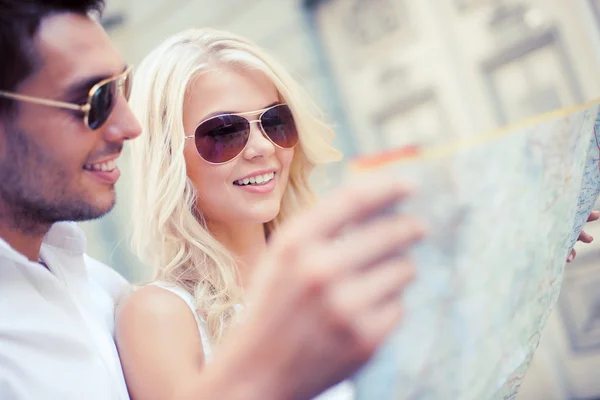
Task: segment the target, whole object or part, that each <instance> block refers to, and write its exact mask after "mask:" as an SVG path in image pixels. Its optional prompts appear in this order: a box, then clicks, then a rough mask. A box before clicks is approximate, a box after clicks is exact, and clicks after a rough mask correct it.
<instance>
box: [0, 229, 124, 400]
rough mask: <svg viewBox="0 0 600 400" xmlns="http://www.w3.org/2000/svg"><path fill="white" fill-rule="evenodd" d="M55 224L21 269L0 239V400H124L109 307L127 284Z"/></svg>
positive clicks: (79, 237)
mask: <svg viewBox="0 0 600 400" xmlns="http://www.w3.org/2000/svg"><path fill="white" fill-rule="evenodd" d="M84 251H85V235H84V234H83V232H82V231H81V230H80V229H79V228H78V227H77V226H76V225H75V224H74V223H68V222H61V223H56V224H54V225H53V226H52V228H51V229H50V231H49V232H48V234H47V235H46V237H45V238H44V242H43V244H42V248H41V251H40V257H41V259H42V260H43V261H44V262H45V263H46V264H47V265H48V268H49V270H48V269H46V268H44V267H43V266H42V265H40V264H38V263H35V262H31V261H29V260H28V259H27V258H26V257H25V256H24V255H22V254H20V253H18V252H17V251H15V250H14V249H13V248H11V247H10V246H9V245H8V244H7V243H6V242H5V241H4V240H2V239H0V399H2V400H17V399H18V400H29V399H31V400H39V399H44V400H70V399H74V400H75V399H77V400H81V399H85V400H127V399H129V396H128V394H127V388H126V386H125V380H124V378H123V372H122V370H121V365H120V362H119V356H118V353H117V349H116V346H115V343H114V304H115V302H116V300H117V297H118V296H119V295H120V294H121V293H122V292H123V291H124V290H125V289H126V288H127V286H128V284H127V282H126V281H125V279H123V278H122V277H121V276H120V275H118V274H117V273H116V272H115V271H113V270H112V269H110V268H108V267H107V266H105V265H104V264H102V263H100V262H98V261H96V260H94V259H92V258H90V257H88V256H86V255H85V254H84Z"/></svg>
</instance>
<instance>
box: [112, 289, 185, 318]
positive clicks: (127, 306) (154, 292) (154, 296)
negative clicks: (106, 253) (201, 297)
mask: <svg viewBox="0 0 600 400" xmlns="http://www.w3.org/2000/svg"><path fill="white" fill-rule="evenodd" d="M166 322H169V323H179V324H184V325H190V326H191V327H194V328H195V329H197V325H196V319H195V317H194V315H193V313H192V310H191V309H190V307H189V306H188V305H187V303H186V302H185V301H184V300H183V299H182V298H181V297H180V296H178V295H176V294H175V293H173V292H171V291H169V290H167V289H163V288H161V287H159V286H154V285H148V286H144V287H142V288H140V289H138V290H135V291H133V292H131V293H130V294H128V295H127V296H125V297H124V298H123V299H122V301H121V302H120V304H119V307H118V309H117V324H118V325H120V324H121V323H123V324H127V325H138V324H149V325H155V324H162V323H166Z"/></svg>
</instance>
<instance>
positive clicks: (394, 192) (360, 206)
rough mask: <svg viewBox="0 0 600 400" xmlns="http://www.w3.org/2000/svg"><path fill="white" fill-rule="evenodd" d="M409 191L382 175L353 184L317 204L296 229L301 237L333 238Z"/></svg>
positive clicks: (402, 184) (396, 201)
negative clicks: (350, 225)
mask: <svg viewBox="0 0 600 400" xmlns="http://www.w3.org/2000/svg"><path fill="white" fill-rule="evenodd" d="M412 192H413V189H412V187H411V186H410V185H408V184H407V183H400V182H397V181H394V180H390V179H383V178H379V179H377V178H373V179H370V180H369V181H365V182H362V183H361V184H355V185H353V186H351V187H347V188H346V189H344V190H340V191H339V192H337V193H336V194H335V195H332V196H330V197H328V198H326V199H324V200H322V201H321V202H319V203H317V205H316V206H315V207H314V208H313V209H312V210H311V211H310V212H309V213H306V214H304V215H303V216H302V220H300V221H298V222H297V224H296V228H298V229H297V232H298V233H299V232H301V234H302V238H307V237H309V238H310V239H316V240H319V238H323V237H333V236H335V235H336V234H337V233H338V232H339V231H340V230H341V229H343V228H344V227H346V226H348V225H349V224H352V223H357V222H360V221H363V220H365V219H366V218H367V217H369V216H372V215H374V214H376V213H378V212H383V211H385V209H387V208H389V207H393V206H394V205H396V204H397V203H398V202H399V201H401V200H403V199H405V198H406V197H407V196H409V195H410V194H411V193H412ZM288 226H289V225H288ZM299 239H300V238H299Z"/></svg>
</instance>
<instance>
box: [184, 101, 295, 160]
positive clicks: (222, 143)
mask: <svg viewBox="0 0 600 400" xmlns="http://www.w3.org/2000/svg"><path fill="white" fill-rule="evenodd" d="M247 115H258V119H255V120H249V119H248V118H246V116H247ZM254 122H256V123H258V125H259V126H260V128H261V131H262V134H263V136H264V137H266V138H267V139H268V140H269V141H270V142H271V143H273V144H274V145H275V146H277V147H280V148H284V149H290V148H292V147H294V146H295V145H296V144H297V143H298V130H297V129H296V124H295V122H294V117H293V115H292V110H290V108H289V107H288V106H287V105H286V104H277V105H275V106H272V107H269V108H265V109H262V110H258V111H251V112H245V113H236V114H222V115H217V116H215V117H211V118H209V119H207V120H204V121H202V122H201V123H200V124H199V125H198V126H197V127H196V130H195V131H194V135H192V136H186V137H185V138H186V139H192V138H193V139H195V142H196V150H198V154H199V155H200V157H202V158H203V159H204V160H205V161H206V162H208V163H210V164H224V163H226V162H229V161H232V160H234V159H235V158H236V157H237V156H239V155H240V154H242V152H243V151H244V148H246V145H247V144H248V139H249V138H250V125H251V124H252V123H254Z"/></svg>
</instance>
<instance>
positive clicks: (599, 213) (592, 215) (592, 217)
mask: <svg viewBox="0 0 600 400" xmlns="http://www.w3.org/2000/svg"><path fill="white" fill-rule="evenodd" d="M598 218H600V211H598V210H594V211H592V212H591V213H590V216H589V217H588V220H587V221H588V222H592V221H596V220H597V219H598Z"/></svg>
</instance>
